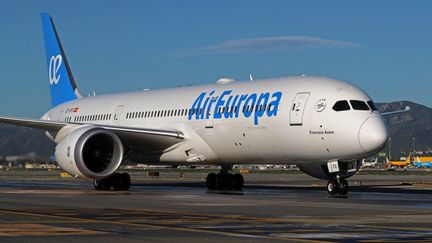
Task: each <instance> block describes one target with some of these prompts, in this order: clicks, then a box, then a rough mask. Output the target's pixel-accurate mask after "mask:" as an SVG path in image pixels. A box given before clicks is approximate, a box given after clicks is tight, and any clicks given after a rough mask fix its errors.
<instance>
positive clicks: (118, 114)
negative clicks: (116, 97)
mask: <svg viewBox="0 0 432 243" xmlns="http://www.w3.org/2000/svg"><path fill="white" fill-rule="evenodd" d="M124 110H125V106H124V105H119V106H117V108H116V109H115V111H114V118H113V123H114V124H115V125H119V124H120V121H121V120H122V119H121V118H122V115H123V113H124Z"/></svg>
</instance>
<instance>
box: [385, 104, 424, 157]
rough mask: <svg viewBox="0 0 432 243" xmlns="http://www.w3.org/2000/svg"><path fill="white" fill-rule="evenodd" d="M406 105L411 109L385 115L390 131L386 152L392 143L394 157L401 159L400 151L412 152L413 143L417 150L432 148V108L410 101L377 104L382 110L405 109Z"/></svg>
mask: <svg viewBox="0 0 432 243" xmlns="http://www.w3.org/2000/svg"><path fill="white" fill-rule="evenodd" d="M406 106H409V107H410V108H411V110H410V111H407V112H403V113H398V114H394V115H388V116H386V117H385V118H386V120H387V125H388V128H389V133H390V134H389V136H390V139H389V144H387V148H386V149H385V152H387V153H388V151H389V145H391V154H392V158H393V159H399V157H400V155H401V154H400V152H405V154H406V153H408V152H410V151H411V150H412V147H413V144H414V148H415V150H417V151H430V150H431V149H432V108H429V107H427V106H423V105H420V104H416V103H413V102H410V101H396V102H392V103H381V104H377V107H378V109H379V110H380V111H381V112H389V111H395V110H403V109H405V107H406ZM405 154H402V155H405Z"/></svg>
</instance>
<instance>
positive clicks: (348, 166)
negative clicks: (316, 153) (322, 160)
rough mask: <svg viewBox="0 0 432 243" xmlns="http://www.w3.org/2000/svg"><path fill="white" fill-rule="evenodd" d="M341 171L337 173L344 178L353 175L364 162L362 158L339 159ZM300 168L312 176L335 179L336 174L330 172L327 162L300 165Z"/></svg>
mask: <svg viewBox="0 0 432 243" xmlns="http://www.w3.org/2000/svg"><path fill="white" fill-rule="evenodd" d="M338 164H339V172H338V173H336V174H337V175H339V176H340V178H342V179H346V178H348V177H351V176H353V175H354V174H355V173H357V171H358V170H359V169H360V167H361V165H362V162H361V160H352V161H339V162H338ZM298 167H299V169H300V170H301V171H302V172H304V173H305V174H308V175H310V176H312V177H315V178H318V179H322V180H332V179H335V177H336V174H335V173H330V172H329V170H328V167H327V164H323V165H299V166H298Z"/></svg>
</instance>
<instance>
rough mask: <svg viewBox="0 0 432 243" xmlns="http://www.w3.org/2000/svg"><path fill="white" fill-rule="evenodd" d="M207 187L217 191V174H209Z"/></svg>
mask: <svg viewBox="0 0 432 243" xmlns="http://www.w3.org/2000/svg"><path fill="white" fill-rule="evenodd" d="M206 185H207V189H209V190H214V189H216V174H215V173H209V174H208V175H207V179H206Z"/></svg>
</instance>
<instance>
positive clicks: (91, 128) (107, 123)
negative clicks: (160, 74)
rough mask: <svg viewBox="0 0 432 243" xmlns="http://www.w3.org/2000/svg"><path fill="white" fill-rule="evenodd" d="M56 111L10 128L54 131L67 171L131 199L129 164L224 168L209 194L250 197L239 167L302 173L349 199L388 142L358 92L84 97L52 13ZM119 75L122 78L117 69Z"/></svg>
mask: <svg viewBox="0 0 432 243" xmlns="http://www.w3.org/2000/svg"><path fill="white" fill-rule="evenodd" d="M42 24H43V29H44V39H45V48H46V58H47V64H48V77H49V83H50V91H51V103H52V108H51V109H50V110H49V111H48V112H47V113H46V114H44V115H43V116H42V117H41V119H22V118H10V117H1V118H0V122H2V123H9V124H14V125H19V126H27V127H33V128H38V129H42V130H46V131H47V134H48V136H50V137H51V138H52V139H53V140H54V141H55V142H56V143H57V146H56V149H55V158H56V161H57V163H58V164H59V165H60V167H61V168H62V169H63V170H65V171H67V172H68V173H70V174H71V175H73V176H75V177H80V178H84V179H88V180H93V182H94V186H95V188H96V189H97V190H110V189H111V188H113V189H114V190H128V189H129V187H130V184H131V181H130V177H129V175H128V174H127V173H118V172H117V171H118V169H119V167H120V165H121V164H122V163H124V161H127V162H145V163H147V164H153V165H163V164H170V165H199V164H212V165H219V166H221V170H220V173H218V174H215V173H210V174H208V176H207V180H206V183H207V187H208V189H210V190H212V189H224V190H228V189H241V188H242V187H243V183H244V182H243V176H242V175H241V174H232V173H231V172H230V171H231V170H232V165H233V164H248V163H250V164H269V163H270V162H271V163H274V164H296V165H298V166H299V168H300V169H301V170H302V171H303V172H305V173H307V174H309V175H311V176H313V177H316V178H321V179H325V180H328V184H327V190H328V192H329V193H330V194H334V193H340V194H346V193H347V191H348V183H347V181H346V178H348V177H350V176H352V175H353V174H355V172H357V171H358V169H359V168H360V166H361V159H362V158H365V157H369V156H371V155H373V154H375V153H377V152H378V151H380V150H381V149H382V148H383V147H384V146H385V144H386V141H387V129H386V126H385V124H384V120H383V117H382V116H381V114H380V113H379V112H378V111H377V108H376V107H375V104H374V103H373V102H372V100H371V98H370V97H369V95H367V94H366V93H365V92H364V91H362V90H361V89H359V88H357V87H356V86H354V85H352V84H350V83H347V82H344V81H340V80H336V79H332V78H325V77H307V76H301V77H287V78H274V79H265V80H254V81H248V82H235V81H234V80H232V79H223V80H222V81H220V82H217V83H216V84H209V85H199V86H188V87H177V88H168V89H159V90H147V91H141V92H132V93H121V94H109V95H98V96H89V97H84V96H82V95H81V94H80V92H79V91H78V88H77V85H76V83H75V80H74V78H73V76H72V72H71V69H70V67H69V63H68V61H67V59H66V55H65V52H64V50H63V48H62V45H61V43H60V39H59V36H58V33H57V31H56V29H55V26H54V23H53V20H52V18H51V17H50V16H49V14H42ZM111 71H115V70H111Z"/></svg>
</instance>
